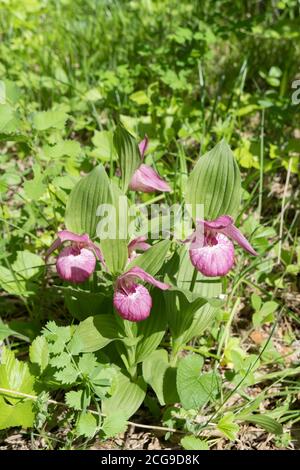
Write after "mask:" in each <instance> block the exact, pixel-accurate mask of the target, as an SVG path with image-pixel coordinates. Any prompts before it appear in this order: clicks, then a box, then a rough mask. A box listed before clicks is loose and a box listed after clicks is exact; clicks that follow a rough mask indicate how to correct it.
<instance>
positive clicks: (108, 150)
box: [92, 131, 117, 162]
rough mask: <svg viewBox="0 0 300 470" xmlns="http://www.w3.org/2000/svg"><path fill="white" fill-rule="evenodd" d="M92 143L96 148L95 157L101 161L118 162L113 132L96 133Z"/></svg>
mask: <svg viewBox="0 0 300 470" xmlns="http://www.w3.org/2000/svg"><path fill="white" fill-rule="evenodd" d="M92 142H93V144H94V146H95V147H96V148H95V149H94V150H93V155H94V156H95V157H96V158H98V159H99V160H100V161H102V162H103V161H104V162H109V161H111V160H112V159H113V160H116V158H117V155H116V150H115V148H114V145H113V134H112V132H111V131H95V134H94V137H93V138H92Z"/></svg>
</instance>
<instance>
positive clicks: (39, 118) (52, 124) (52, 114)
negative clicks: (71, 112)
mask: <svg viewBox="0 0 300 470" xmlns="http://www.w3.org/2000/svg"><path fill="white" fill-rule="evenodd" d="M68 117H69V116H68V114H67V113H65V112H64V111H59V110H50V111H40V112H37V113H34V115H33V125H34V127H35V128H36V129H37V130H38V131H45V130H47V129H60V130H62V129H63V128H64V127H65V123H66V121H67V119H68Z"/></svg>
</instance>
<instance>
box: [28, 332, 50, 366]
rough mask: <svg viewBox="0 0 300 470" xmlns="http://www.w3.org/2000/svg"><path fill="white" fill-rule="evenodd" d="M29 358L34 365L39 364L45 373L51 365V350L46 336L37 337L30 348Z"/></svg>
mask: <svg viewBox="0 0 300 470" xmlns="http://www.w3.org/2000/svg"><path fill="white" fill-rule="evenodd" d="M29 358H30V360H31V362H33V363H34V364H38V365H39V367H40V370H41V372H43V371H44V370H45V369H46V367H47V365H48V363H49V348H48V343H47V340H46V338H45V337H44V336H37V337H36V338H35V339H34V340H33V341H32V344H31V346H30V348H29Z"/></svg>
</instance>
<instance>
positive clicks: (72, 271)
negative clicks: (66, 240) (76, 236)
mask: <svg viewBox="0 0 300 470" xmlns="http://www.w3.org/2000/svg"><path fill="white" fill-rule="evenodd" d="M95 267H96V258H95V256H94V254H93V253H92V251H91V250H89V249H87V248H77V247H73V246H68V247H66V248H64V249H63V250H62V251H61V252H60V254H59V256H58V258H57V261H56V269H57V272H58V275H59V276H60V277H61V278H62V279H64V280H65V281H68V282H73V283H80V282H84V281H86V280H87V279H88V278H89V277H90V275H91V274H92V273H93V272H94V270H95Z"/></svg>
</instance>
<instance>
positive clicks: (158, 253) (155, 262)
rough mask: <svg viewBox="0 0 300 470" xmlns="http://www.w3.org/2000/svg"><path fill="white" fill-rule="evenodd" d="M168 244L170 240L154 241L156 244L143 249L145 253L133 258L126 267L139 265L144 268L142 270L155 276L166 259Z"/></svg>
mask: <svg viewBox="0 0 300 470" xmlns="http://www.w3.org/2000/svg"><path fill="white" fill-rule="evenodd" d="M170 244H171V242H170V240H162V241H161V242H158V243H156V245H153V246H152V247H151V248H149V250H147V251H145V253H143V254H142V255H140V256H138V257H136V258H134V259H133V261H132V262H131V263H130V264H129V266H128V269H129V268H132V267H133V266H139V267H140V268H142V269H144V271H146V272H147V273H149V274H151V276H155V274H156V273H158V271H159V270H160V269H161V267H162V266H163V264H164V262H165V260H166V257H167V254H168V251H169V249H170Z"/></svg>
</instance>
